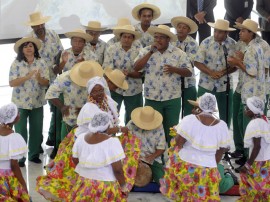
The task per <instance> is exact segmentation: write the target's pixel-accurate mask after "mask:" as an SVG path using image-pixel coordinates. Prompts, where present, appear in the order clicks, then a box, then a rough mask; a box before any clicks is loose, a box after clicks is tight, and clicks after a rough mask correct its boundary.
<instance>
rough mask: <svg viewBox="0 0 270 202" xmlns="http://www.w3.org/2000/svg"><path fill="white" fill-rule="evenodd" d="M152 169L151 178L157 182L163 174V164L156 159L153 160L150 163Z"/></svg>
mask: <svg viewBox="0 0 270 202" xmlns="http://www.w3.org/2000/svg"><path fill="white" fill-rule="evenodd" d="M150 168H151V170H152V176H153V180H154V181H155V182H156V183H158V184H159V180H160V179H161V178H162V177H163V176H164V174H165V172H164V168H163V165H162V164H161V163H159V162H157V161H154V163H153V164H152V165H150Z"/></svg>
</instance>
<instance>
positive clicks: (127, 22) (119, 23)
mask: <svg viewBox="0 0 270 202" xmlns="http://www.w3.org/2000/svg"><path fill="white" fill-rule="evenodd" d="M124 25H131V22H130V20H129V19H128V18H119V19H118V21H117V25H116V26H115V27H113V28H112V29H119V28H121V27H122V26H124Z"/></svg>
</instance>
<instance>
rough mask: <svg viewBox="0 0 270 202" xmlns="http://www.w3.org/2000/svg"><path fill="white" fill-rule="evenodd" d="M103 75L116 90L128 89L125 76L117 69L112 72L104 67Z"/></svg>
mask: <svg viewBox="0 0 270 202" xmlns="http://www.w3.org/2000/svg"><path fill="white" fill-rule="evenodd" d="M104 74H105V75H106V76H107V77H108V79H109V80H110V81H111V82H112V83H113V84H114V85H116V86H117V87H118V88H121V89H123V90H127V89H128V82H127V81H126V76H125V75H124V73H123V72H122V71H120V70H119V69H114V70H113V69H112V68H110V67H106V68H105V69H104Z"/></svg>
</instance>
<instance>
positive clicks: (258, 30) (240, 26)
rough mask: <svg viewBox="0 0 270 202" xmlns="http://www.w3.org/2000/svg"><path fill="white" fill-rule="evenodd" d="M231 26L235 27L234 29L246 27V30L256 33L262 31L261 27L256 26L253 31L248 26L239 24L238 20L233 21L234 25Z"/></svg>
mask: <svg viewBox="0 0 270 202" xmlns="http://www.w3.org/2000/svg"><path fill="white" fill-rule="evenodd" d="M233 27H235V28H236V29H247V30H249V31H251V32H253V33H254V34H257V35H258V33H257V32H261V31H264V30H263V29H261V28H258V29H257V31H256V32H255V30H251V29H250V28H249V27H247V26H245V25H243V24H241V23H239V22H235V25H234V26H233Z"/></svg>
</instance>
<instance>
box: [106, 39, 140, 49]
mask: <svg viewBox="0 0 270 202" xmlns="http://www.w3.org/2000/svg"><path fill="white" fill-rule="evenodd" d="M117 42H119V39H117V37H116V36H114V37H113V38H111V39H110V40H109V41H108V42H107V47H106V51H105V52H107V50H108V48H109V47H110V46H111V45H113V44H115V43H117ZM132 46H135V48H136V49H138V48H142V44H141V42H140V41H139V40H135V41H133V43H132Z"/></svg>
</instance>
